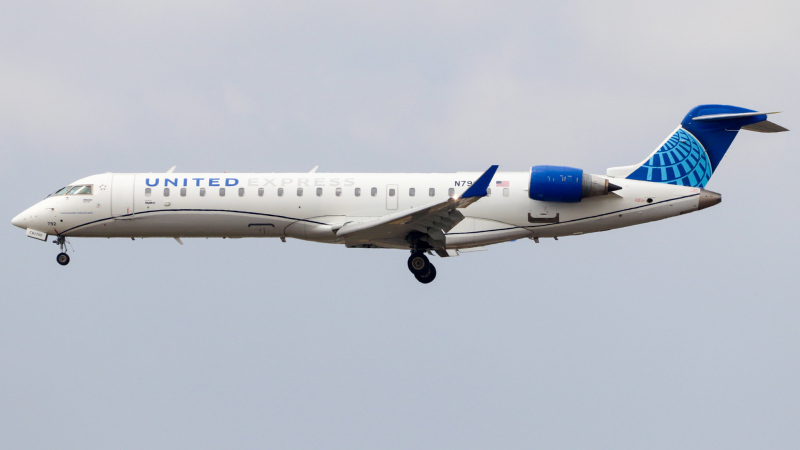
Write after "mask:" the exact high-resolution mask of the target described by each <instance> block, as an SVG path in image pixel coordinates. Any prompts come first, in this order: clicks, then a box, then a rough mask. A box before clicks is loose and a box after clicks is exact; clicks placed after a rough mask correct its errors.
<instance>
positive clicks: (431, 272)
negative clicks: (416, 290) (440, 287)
mask: <svg viewBox="0 0 800 450" xmlns="http://www.w3.org/2000/svg"><path fill="white" fill-rule="evenodd" d="M428 267H429V269H428V271H427V273H425V275H424V276H423V275H422V274H419V273H415V274H414V278H416V279H417V281H419V282H420V283H422V284H428V283H430V282H431V281H433V279H434V278H436V267H434V266H433V264H428Z"/></svg>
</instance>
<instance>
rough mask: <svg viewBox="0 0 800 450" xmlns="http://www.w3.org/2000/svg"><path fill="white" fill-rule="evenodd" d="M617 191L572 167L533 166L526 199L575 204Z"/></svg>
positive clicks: (613, 186) (599, 178) (611, 185)
mask: <svg viewBox="0 0 800 450" xmlns="http://www.w3.org/2000/svg"><path fill="white" fill-rule="evenodd" d="M618 189H622V188H620V187H619V186H616V185H614V184H611V183H609V182H608V180H607V179H605V178H603V177H599V176H597V175H592V174H588V173H584V172H583V170H581V169H576V168H574V167H565V166H533V167H531V185H530V190H529V191H528V197H530V198H531V199H532V200H539V201H543V202H560V203H576V202H579V201H581V199H584V198H586V197H594V196H596V195H607V194H608V193H609V192H612V191H616V190H618Z"/></svg>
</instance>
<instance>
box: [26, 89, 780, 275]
mask: <svg viewBox="0 0 800 450" xmlns="http://www.w3.org/2000/svg"><path fill="white" fill-rule="evenodd" d="M767 114H773V113H771V112H757V111H753V110H750V109H745V108H740V107H735V106H727V105H701V106H697V107H695V108H693V109H692V110H691V111H689V113H688V114H687V115H686V116H685V118H684V119H683V121H682V122H681V124H680V125H679V126H678V128H677V129H676V130H675V131H674V132H672V133H671V134H670V135H669V137H667V139H666V140H665V141H664V142H663V143H662V144H661V145H659V146H658V147H656V149H655V150H654V151H653V152H652V153H651V154H650V155H649V156H648V157H647V158H646V159H645V160H644V161H642V162H640V163H639V164H634V165H631V166H625V167H613V168H610V169H608V170H607V172H606V174H605V175H593V174H589V173H586V172H584V171H583V170H581V169H577V168H572V167H565V166H555V165H540V166H533V167H532V168H531V169H530V171H526V172H499V171H498V170H497V168H498V167H497V166H496V165H493V166H491V167H489V168H488V169H487V170H486V171H485V172H483V173H479V172H474V173H317V172H316V168H314V169H313V170H312V171H311V172H309V173H175V172H174V171H173V170H174V167H173V168H172V169H170V170H169V171H167V172H166V173H104V174H100V175H92V176H89V177H86V178H82V179H80V180H77V181H75V182H73V183H70V184H69V185H68V186H65V187H63V188H61V189H59V190H57V191H56V192H54V193H53V194H51V195H49V196H48V197H47V198H45V199H44V200H42V201H40V202H38V203H36V204H35V205H33V206H31V207H30V208H28V209H26V210H25V211H24V212H22V213H21V214H19V215H18V216H16V217H15V218H14V219H13V220H12V221H11V223H12V224H13V225H15V226H17V227H20V228H22V229H24V230H25V232H26V234H27V236H29V237H32V238H35V239H38V240H41V241H47V240H48V239H49V238H48V237H49V236H53V237H55V239H54V240H53V242H54V243H56V244H57V245H58V246H59V248H60V249H61V252H60V253H59V254H58V255H57V257H56V261H57V262H58V263H59V264H61V265H67V264H68V263H69V261H70V258H69V255H68V254H67V245H66V244H67V238H72V237H95V238H131V239H135V238H156V237H159V238H172V239H175V240H176V241H178V243H181V244H182V243H183V242H182V239H184V238H193V237H194V238H197V237H203V238H212V237H213V238H279V239H281V240H282V241H284V242H285V241H286V239H287V238H294V239H304V240H307V241H313V242H322V243H328V244H342V245H344V246H346V247H348V248H390V249H402V250H406V251H410V253H411V255H410V257H409V258H408V269H409V270H410V271H411V273H412V274H413V275H414V277H415V278H416V279H417V280H418V281H419V282H421V283H430V282H431V281H433V279H434V278H435V277H436V268H435V267H434V266H433V264H432V263H431V262H430V260H429V258H428V256H433V255H438V256H440V257H452V256H457V255H459V254H460V253H464V252H470V251H476V250H482V249H484V248H485V247H486V246H488V245H491V244H497V243H501V242H507V241H512V240H516V239H521V238H529V239H532V240H534V241H535V242H537V243H538V242H539V239H543V238H553V239H558V238H559V237H566V236H575V235H581V234H585V233H594V232H598V231H606V230H611V229H615V228H622V227H627V226H631V225H638V224H641V223H645V222H652V221H655V220H661V219H666V218H669V217H674V216H679V215H682V214H687V213H691V212H694V211H699V210H702V209H705V208H708V207H710V206H713V205H716V204H717V203H719V202H720V201H721V196H720V194H718V193H716V192H712V191H708V190H706V189H705V186H706V184H707V183H708V182H709V180H710V179H711V176H712V174H713V173H714V172H715V171H716V170H717V167H718V166H719V163H720V161H721V160H722V158H723V156H725V153H726V152H727V150H728V148H729V147H730V145H731V143H732V142H733V140H734V138H735V137H736V135H737V134H738V132H739V131H740V130H749V131H757V132H762V133H773V132H780V131H787V130H786V129H785V128H783V127H781V126H779V125H776V124H774V123H772V122H770V121H768V120H767Z"/></svg>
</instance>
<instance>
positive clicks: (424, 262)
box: [408, 252, 436, 284]
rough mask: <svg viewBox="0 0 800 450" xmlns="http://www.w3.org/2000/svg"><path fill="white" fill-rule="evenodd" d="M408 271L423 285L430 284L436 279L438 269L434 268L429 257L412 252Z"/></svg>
mask: <svg viewBox="0 0 800 450" xmlns="http://www.w3.org/2000/svg"><path fill="white" fill-rule="evenodd" d="M408 270H410V271H411V273H413V274H414V278H416V279H417V281H419V282H420V283H422V284H428V283H430V282H431V281H433V279H434V278H436V267H433V264H431V262H430V261H429V260H428V257H427V256H425V254H424V253H422V252H411V256H410V257H409V258H408Z"/></svg>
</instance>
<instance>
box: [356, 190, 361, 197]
mask: <svg viewBox="0 0 800 450" xmlns="http://www.w3.org/2000/svg"><path fill="white" fill-rule="evenodd" d="M356 197H361V188H356Z"/></svg>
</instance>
